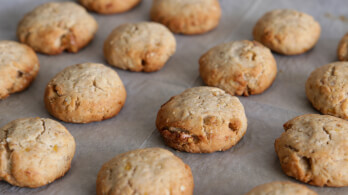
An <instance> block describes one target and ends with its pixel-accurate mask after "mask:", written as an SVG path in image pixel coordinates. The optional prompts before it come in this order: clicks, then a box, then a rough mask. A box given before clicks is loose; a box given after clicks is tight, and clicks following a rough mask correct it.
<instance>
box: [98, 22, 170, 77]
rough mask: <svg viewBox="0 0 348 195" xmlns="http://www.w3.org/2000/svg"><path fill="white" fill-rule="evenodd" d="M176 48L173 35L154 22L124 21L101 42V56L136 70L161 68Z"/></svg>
mask: <svg viewBox="0 0 348 195" xmlns="http://www.w3.org/2000/svg"><path fill="white" fill-rule="evenodd" d="M175 49H176V41H175V38H174V35H173V34H172V33H171V32H170V31H169V30H168V29H167V28H166V27H165V26H163V25H162V24H158V23H154V22H141V23H135V24H123V25H121V26H119V27H117V28H115V29H114V30H113V31H112V32H111V34H110V35H109V37H108V38H107V39H106V40H105V42H104V56H105V58H106V60H107V61H108V63H109V64H111V65H113V66H115V67H118V68H121V69H124V70H130V71H136V72H139V71H144V72H153V71H157V70H159V69H161V68H162V67H163V66H164V64H165V63H166V62H167V60H168V59H169V58H170V56H172V55H173V54H174V52H175Z"/></svg>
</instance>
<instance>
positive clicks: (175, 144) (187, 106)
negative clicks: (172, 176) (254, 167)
mask: <svg viewBox="0 0 348 195" xmlns="http://www.w3.org/2000/svg"><path fill="white" fill-rule="evenodd" d="M156 126H157V129H158V130H159V132H160V133H161V135H162V137H163V139H164V141H165V142H166V144H167V145H168V146H170V147H172V148H174V149H176V150H180V151H185V152H191V153H210V152H215V151H224V150H227V149H229V148H231V147H232V146H234V145H235V144H237V143H238V142H239V140H240V139H241V138H242V137H243V135H244V134H245V132H246V130H247V118H246V116H245V112H244V107H243V105H242V104H241V103H240V101H239V99H238V98H237V97H234V96H231V95H230V94H228V93H225V92H224V91H223V90H221V89H218V88H215V87H194V88H190V89H187V90H185V91H184V92H183V93H181V94H179V95H177V96H174V97H172V98H171V99H170V100H169V101H168V102H166V103H165V104H163V105H162V106H161V109H160V110H159V111H158V114H157V120H156Z"/></svg>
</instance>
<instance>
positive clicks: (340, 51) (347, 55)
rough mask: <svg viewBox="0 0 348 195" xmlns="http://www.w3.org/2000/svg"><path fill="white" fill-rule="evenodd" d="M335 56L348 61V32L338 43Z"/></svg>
mask: <svg viewBox="0 0 348 195" xmlns="http://www.w3.org/2000/svg"><path fill="white" fill-rule="evenodd" d="M337 56H338V59H339V60H340V61H348V33H347V34H345V35H344V36H343V37H342V39H341V41H340V43H339V44H338V48H337Z"/></svg>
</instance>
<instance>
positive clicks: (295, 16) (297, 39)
mask: <svg viewBox="0 0 348 195" xmlns="http://www.w3.org/2000/svg"><path fill="white" fill-rule="evenodd" d="M320 31H321V29H320V24H319V23H318V22H317V21H315V20H314V18H313V17H312V16H310V15H308V14H305V13H302V12H298V11H295V10H287V9H282V10H273V11H270V12H267V13H266V14H265V15H263V16H262V17H261V18H260V19H259V20H258V21H257V23H256V25H255V27H254V30H253V35H254V39H255V40H256V41H259V42H261V43H262V44H264V45H265V46H266V47H269V48H270V49H271V50H273V51H275V52H277V53H280V54H284V55H297V54H302V53H304V52H306V51H308V50H310V49H311V48H313V47H314V45H315V44H316V43H317V41H318V39H319V37H320Z"/></svg>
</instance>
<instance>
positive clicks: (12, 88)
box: [0, 41, 40, 100]
mask: <svg viewBox="0 0 348 195" xmlns="http://www.w3.org/2000/svg"><path fill="white" fill-rule="evenodd" d="M39 68H40V65H39V59H38V58H37V56H36V53H35V52H34V51H33V50H32V49H31V48H30V47H28V46H26V45H24V44H20V43H17V42H15V41H0V100H1V99H4V98H6V97H7V96H9V95H10V94H11V93H16V92H19V91H22V90H24V89H26V88H27V87H29V85H30V83H31V82H32V81H33V80H34V79H35V77H36V75H37V73H38V72H39Z"/></svg>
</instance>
